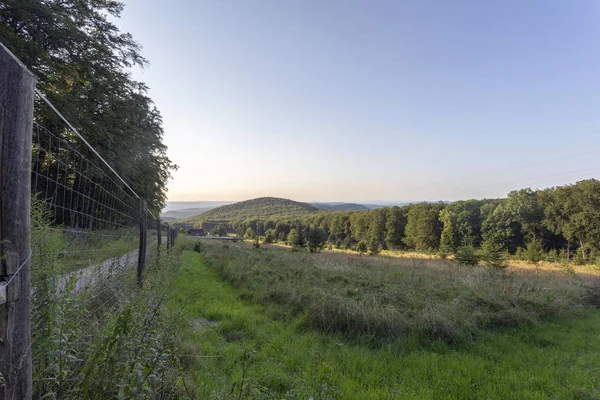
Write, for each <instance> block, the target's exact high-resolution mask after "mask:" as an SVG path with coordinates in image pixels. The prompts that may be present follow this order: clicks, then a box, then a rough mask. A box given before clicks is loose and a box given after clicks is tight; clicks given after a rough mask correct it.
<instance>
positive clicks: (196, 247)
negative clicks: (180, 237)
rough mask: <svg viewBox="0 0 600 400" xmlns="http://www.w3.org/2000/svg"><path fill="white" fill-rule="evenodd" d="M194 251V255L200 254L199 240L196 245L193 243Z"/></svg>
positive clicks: (200, 245)
mask: <svg viewBox="0 0 600 400" xmlns="http://www.w3.org/2000/svg"><path fill="white" fill-rule="evenodd" d="M194 251H195V252H196V253H202V244H201V243H200V241H199V240H198V241H197V242H196V243H194Z"/></svg>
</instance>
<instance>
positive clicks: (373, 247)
mask: <svg viewBox="0 0 600 400" xmlns="http://www.w3.org/2000/svg"><path fill="white" fill-rule="evenodd" d="M369 253H371V255H372V256H376V255H377V254H379V240H377V238H375V237H374V238H372V239H371V241H370V242H369Z"/></svg>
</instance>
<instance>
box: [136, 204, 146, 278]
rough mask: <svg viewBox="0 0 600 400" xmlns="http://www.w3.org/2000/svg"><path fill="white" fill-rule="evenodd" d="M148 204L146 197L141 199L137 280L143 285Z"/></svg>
mask: <svg viewBox="0 0 600 400" xmlns="http://www.w3.org/2000/svg"><path fill="white" fill-rule="evenodd" d="M147 214H148V204H147V203H146V200H145V199H140V249H139V251H138V267H137V280H138V284H139V285H140V286H142V284H143V283H144V269H146V250H147V239H148V220H147V218H148V217H147Z"/></svg>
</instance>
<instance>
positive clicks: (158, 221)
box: [156, 218, 162, 254]
mask: <svg viewBox="0 0 600 400" xmlns="http://www.w3.org/2000/svg"><path fill="white" fill-rule="evenodd" d="M160 228H161V227H160V218H157V219H156V238H157V239H158V254H160V245H161V241H162V232H161V231H160Z"/></svg>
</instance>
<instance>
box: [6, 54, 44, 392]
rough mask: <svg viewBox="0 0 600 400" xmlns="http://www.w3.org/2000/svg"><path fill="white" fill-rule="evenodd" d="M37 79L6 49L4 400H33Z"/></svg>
mask: <svg viewBox="0 0 600 400" xmlns="http://www.w3.org/2000/svg"><path fill="white" fill-rule="evenodd" d="M35 82H36V79H35V77H34V76H33V74H32V73H31V72H29V71H28V70H27V68H26V67H25V66H24V65H23V64H22V63H21V62H20V61H19V60H17V58H16V57H15V56H14V55H13V54H12V53H11V52H10V51H9V50H8V49H7V48H6V47H4V46H3V45H2V44H0V144H1V148H0V184H1V189H0V190H1V196H0V374H1V379H0V399H2V400H3V399H31V395H32V393H31V392H32V365H31V319H30V318H31V317H30V308H31V282H30V258H31V247H30V236H29V229H30V228H29V208H30V201H31V137H32V130H33V101H34V93H35Z"/></svg>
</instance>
